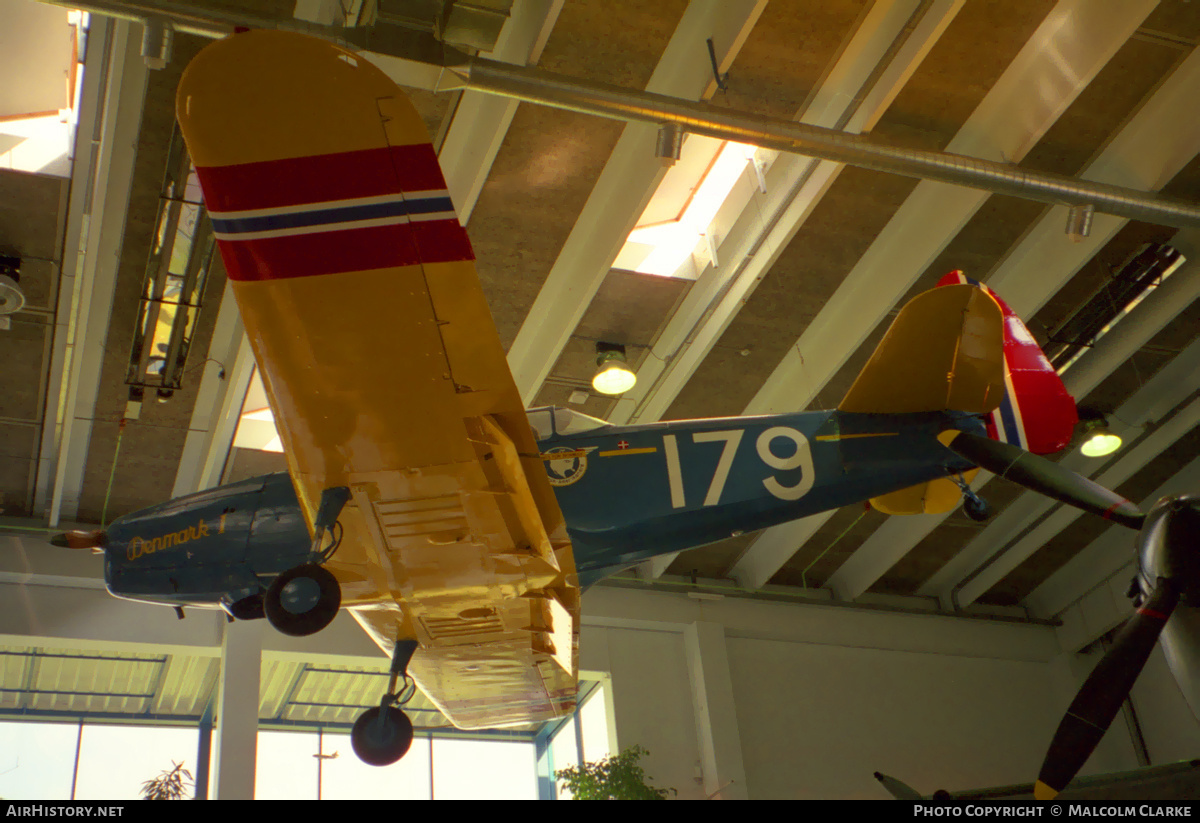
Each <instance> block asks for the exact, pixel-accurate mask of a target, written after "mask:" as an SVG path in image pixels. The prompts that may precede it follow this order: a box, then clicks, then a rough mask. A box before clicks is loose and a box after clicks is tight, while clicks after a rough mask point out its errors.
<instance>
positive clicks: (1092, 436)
mask: <svg viewBox="0 0 1200 823" xmlns="http://www.w3.org/2000/svg"><path fill="white" fill-rule="evenodd" d="M1083 431H1084V435H1083V436H1084V440H1083V445H1082V446H1081V447H1080V451H1082V452H1083V454H1084V456H1085V457H1104V456H1105V455H1107V454H1112V453H1113V452H1115V451H1116V450H1117V449H1119V448H1121V438H1120V436H1118V435H1116V434H1114V433H1113V431H1112V429H1110V428H1109V427H1108V422H1107V421H1106V420H1105V419H1104V418H1103V417H1095V418H1092V419H1090V420H1084V421H1083Z"/></svg>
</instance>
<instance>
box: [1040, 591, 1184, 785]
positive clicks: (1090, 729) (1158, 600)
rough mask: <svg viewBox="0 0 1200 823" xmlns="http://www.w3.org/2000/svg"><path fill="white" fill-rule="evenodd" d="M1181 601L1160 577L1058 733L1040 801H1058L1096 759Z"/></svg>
mask: <svg viewBox="0 0 1200 823" xmlns="http://www.w3.org/2000/svg"><path fill="white" fill-rule="evenodd" d="M1178 602H1179V590H1178V588H1177V587H1176V586H1175V585H1174V583H1173V582H1172V581H1170V580H1167V579H1166V578H1162V577H1160V578H1159V579H1158V584H1157V585H1156V586H1155V588H1154V591H1152V592H1151V593H1150V597H1149V599H1148V600H1147V601H1146V602H1145V603H1143V604H1142V605H1141V606H1140V607H1139V608H1138V610H1137V612H1136V613H1134V615H1133V617H1131V618H1130V619H1129V621H1128V622H1126V624H1125V625H1124V626H1123V627H1122V628H1121V631H1120V632H1119V633H1118V634H1117V637H1116V640H1114V641H1113V645H1112V647H1111V648H1109V650H1108V651H1107V652H1106V653H1105V655H1104V657H1103V658H1102V659H1101V660H1100V663H1099V664H1098V665H1097V666H1096V668H1095V669H1094V670H1093V671H1092V673H1091V674H1090V675H1089V676H1088V679H1087V680H1086V681H1084V684H1083V686H1082V688H1080V690H1079V694H1077V695H1075V700H1074V701H1073V702H1072V703H1071V705H1070V707H1069V708H1068V709H1067V713H1066V716H1064V717H1063V719H1062V722H1061V723H1060V724H1059V725H1058V731H1056V732H1055V733H1054V739H1053V740H1052V741H1051V743H1050V750H1049V751H1048V752H1047V753H1046V759H1045V761H1044V762H1043V763H1042V770H1041V772H1039V773H1038V779H1037V782H1036V783H1035V784H1034V787H1033V794H1034V797H1036V798H1037V799H1038V800H1052V799H1053V798H1054V797H1055V796H1056V795H1057V794H1058V793H1059V792H1061V791H1062V790H1063V789H1064V788H1065V787H1066V785H1067V784H1068V783H1070V782H1071V779H1072V778H1074V777H1075V774H1076V772H1078V771H1079V770H1080V769H1081V768H1082V767H1083V764H1084V763H1086V762H1087V759H1088V758H1089V757H1091V755H1092V752H1093V751H1094V750H1095V748H1096V746H1097V745H1098V744H1099V743H1100V738H1102V737H1103V736H1104V733H1105V732H1106V731H1108V727H1109V724H1110V723H1112V720H1113V718H1114V717H1116V714H1117V710H1118V709H1120V708H1121V704H1122V703H1124V702H1125V699H1126V698H1127V697H1129V692H1130V690H1131V689H1133V684H1134V681H1136V680H1137V677H1138V675H1139V674H1141V671H1142V667H1143V666H1145V665H1146V660H1147V659H1149V657H1150V652H1151V651H1153V649H1154V644H1155V643H1157V642H1158V636H1159V635H1160V634H1161V633H1162V629H1163V626H1164V625H1166V622H1167V619H1168V618H1169V617H1170V616H1171V612H1172V611H1174V610H1175V605H1176V604H1177V603H1178Z"/></svg>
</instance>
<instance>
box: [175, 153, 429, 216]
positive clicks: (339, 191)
mask: <svg viewBox="0 0 1200 823" xmlns="http://www.w3.org/2000/svg"><path fill="white" fill-rule="evenodd" d="M389 171H392V172H394V173H388V172H389ZM196 173H197V174H198V175H199V177H200V186H201V188H203V189H204V201H205V205H206V206H207V208H208V210H209V211H213V212H229V211H250V210H252V209H274V208H282V207H284V206H297V205H300V204H303V203H321V202H326V201H329V200H351V199H354V198H357V197H378V196H380V195H384V194H395V193H396V192H397V191H406V192H418V191H430V190H433V191H437V190H441V189H444V188H446V181H445V178H443V177H442V170H441V167H440V166H438V162H437V155H436V154H435V153H434V151H433V146H432V145H430V144H429V143H417V144H415V145H411V146H390V147H387V148H381V149H364V150H362V151H350V152H343V153H341V154H323V155H316V156H312V157H292V158H288V159H286V160H267V161H264V162H261V163H241V164H238V165H234V166H209V167H204V168H197V169H196Z"/></svg>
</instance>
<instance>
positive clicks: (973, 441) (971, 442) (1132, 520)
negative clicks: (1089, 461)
mask: <svg viewBox="0 0 1200 823" xmlns="http://www.w3.org/2000/svg"><path fill="white" fill-rule="evenodd" d="M940 439H941V440H942V442H943V443H945V444H946V446H947V448H949V449H950V450H951V451H953V452H954V453H955V454H958V455H959V456H960V457H963V458H965V459H967V460H970V461H971V462H972V463H974V464H975V465H976V466H979V467H980V468H984V469H987V470H988V471H990V472H991V473H992V474H995V475H998V476H1000V477H1004V478H1006V479H1008V480H1011V481H1012V482H1014V483H1016V484H1018V485H1021V486H1024V487H1025V488H1027V489H1030V490H1032V491H1035V492H1038V493H1039V494H1044V495H1046V496H1047V497H1052V498H1054V499H1055V500H1058V501H1059V502H1062V503H1066V504H1068V505H1071V506H1075V507H1077V508H1080V509H1083V510H1084V511H1086V512H1091V513H1092V514H1098V515H1100V516H1101V517H1103V518H1105V519H1106V520H1111V521H1113V522H1114V523H1120V524H1121V525H1122V526H1128V527H1129V528H1131V529H1140V528H1141V527H1142V523H1143V522H1145V519H1146V515H1145V514H1143V513H1142V512H1141V510H1139V509H1138V507H1137V506H1135V505H1133V504H1132V503H1130V502H1129V501H1128V500H1126V499H1125V498H1123V497H1121V496H1120V495H1118V494H1116V493H1114V492H1111V491H1109V490H1108V489H1106V488H1104V487H1103V486H1101V485H1098V484H1096V483H1093V482H1092V481H1091V480H1088V479H1087V478H1086V477H1083V476H1081V475H1078V474H1076V473H1075V472H1073V471H1071V470H1070V469H1065V468H1063V467H1062V466H1060V465H1058V464H1057V463H1054V462H1052V461H1050V460H1047V459H1045V458H1044V457H1038V456H1037V455H1036V454H1030V453H1029V452H1027V451H1025V450H1024V449H1022V448H1019V447H1017V446H1013V445H1010V444H1008V443H1001V442H1000V441H998V440H991V439H989V438H987V437H980V436H978V435H975V434H968V433H967V432H943V434H942V436H941V438H940Z"/></svg>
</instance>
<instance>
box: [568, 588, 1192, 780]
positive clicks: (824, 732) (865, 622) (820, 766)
mask: <svg viewBox="0 0 1200 823" xmlns="http://www.w3.org/2000/svg"><path fill="white" fill-rule="evenodd" d="M1060 631H1061V630H1056V629H1055V628H1054V627H1051V626H1048V625H1037V624H1029V623H1014V622H1007V621H995V620H973V619H964V618H951V617H944V616H938V615H933V614H929V615H921V614H912V613H900V612H889V611H865V610H860V609H848V608H842V607H837V606H834V605H818V604H799V605H793V604H787V603H773V602H762V601H755V600H748V599H739V598H725V599H722V600H696V599H692V598H689V597H688V596H687V595H686V594H683V593H679V594H675V593H663V592H658V591H631V590H629V589H613V588H597V589H593V590H592V591H590V592H588V593H587V595H585V597H584V632H583V638H582V642H581V666H582V668H584V669H585V670H597V671H606V672H609V673H610V674H611V677H612V699H613V704H614V709H615V714H616V718H615V720H616V734H617V745H618V746H619V747H620V748H625V747H628V746H631V745H633V744H635V743H636V744H640V745H642V746H643V747H644V748H646V749H648V750H649V751H650V755H649V756H648V757H647V758H646V760H645V761H644V765H645V766H646V771H647V774H648V775H649V776H650V777H651V781H652V783H653V784H654V785H656V786H668V787H672V788H675V789H677V790H678V791H679V796H680V797H681V798H684V797H687V798H703V797H706V796H709V795H711V794H713V793H714V792H717V791H719V792H720V795H721V796H723V797H728V798H743V797H748V798H751V799H765V798H873V799H882V798H884V797H886V794H885V793H884V791H883V789H882V788H881V787H880V786H879V785H878V784H877V783H876V781H875V780H874V779H873V777H872V774H873V772H875V771H881V772H884V773H886V774H891V775H893V776H895V777H897V778H899V779H901V780H903V781H905V782H906V783H908V784H909V785H911V786H912V787H913V788H915V789H917V790H918V791H921V792H923V793H926V794H929V793H932V792H933V791H934V790H936V789H939V788H945V789H947V790H950V791H960V790H968V789H977V788H984V787H990V786H1001V785H1008V784H1019V783H1030V782H1031V781H1032V780H1033V779H1034V778H1035V777H1036V774H1037V771H1038V768H1039V767H1040V765H1041V762H1042V758H1043V757H1044V755H1045V751H1046V746H1047V745H1048V743H1049V740H1050V737H1051V736H1052V735H1053V732H1054V729H1055V728H1056V727H1057V725H1058V722H1059V719H1060V718H1061V716H1062V713H1063V712H1064V711H1065V709H1066V707H1067V705H1069V703H1070V701H1071V699H1072V698H1073V697H1074V694H1075V691H1076V689H1077V688H1078V686H1079V684H1080V683H1081V682H1082V680H1083V678H1084V677H1086V676H1087V674H1088V673H1089V672H1090V671H1091V668H1092V666H1093V665H1094V663H1095V661H1096V660H1097V659H1098V654H1090V655H1079V654H1075V653H1074V652H1069V653H1065V652H1063V651H1061V647H1060V641H1059V637H1058V634H1059V632H1060ZM714 637H715V638H716V639H715V640H714ZM722 678H723V682H722ZM722 685H723V686H724V690H723V688H722ZM1134 698H1135V700H1134V703H1135V711H1136V715H1137V719H1138V721H1139V726H1140V730H1141V734H1142V737H1143V738H1144V740H1145V742H1146V748H1147V750H1148V752H1149V754H1150V760H1151V763H1153V764H1160V763H1168V762H1173V761H1175V760H1178V759H1181V758H1186V757H1191V756H1194V755H1195V754H1196V753H1197V752H1200V727H1197V724H1196V722H1195V720H1194V719H1193V718H1192V716H1191V713H1190V712H1189V711H1188V709H1187V706H1186V704H1185V703H1184V701H1183V698H1182V696H1181V695H1180V694H1179V691H1178V688H1177V687H1176V686H1175V684H1174V681H1173V680H1172V679H1171V677H1170V674H1169V672H1168V670H1167V668H1166V664H1165V661H1164V660H1163V658H1162V655H1161V652H1155V657H1154V658H1153V659H1152V660H1151V663H1150V664H1149V665H1148V666H1147V669H1146V671H1145V673H1144V675H1143V677H1142V678H1141V679H1140V680H1139V682H1138V688H1137V690H1136V691H1135V693H1134ZM705 717H707V718H708V719H709V720H710V721H712V722H711V727H710V728H705V724H704V723H701V722H700V719H701V718H705ZM1132 741H1133V737H1132V736H1131V731H1130V728H1129V726H1128V725H1127V724H1126V722H1125V721H1124V719H1123V716H1122V715H1118V717H1117V719H1116V720H1115V721H1114V723H1113V726H1112V729H1111V731H1110V732H1109V734H1108V735H1107V736H1106V737H1105V739H1104V741H1103V743H1102V744H1101V746H1100V748H1099V749H1098V750H1097V752H1096V754H1095V755H1094V756H1093V757H1092V759H1091V761H1089V764H1088V766H1087V767H1086V768H1085V770H1084V772H1083V773H1084V774H1095V773H1107V772H1116V771H1124V770H1128V769H1134V768H1137V767H1138V766H1139V763H1138V759H1137V755H1136V753H1135V748H1134V743H1133V742H1132ZM731 781H732V782H731Z"/></svg>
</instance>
